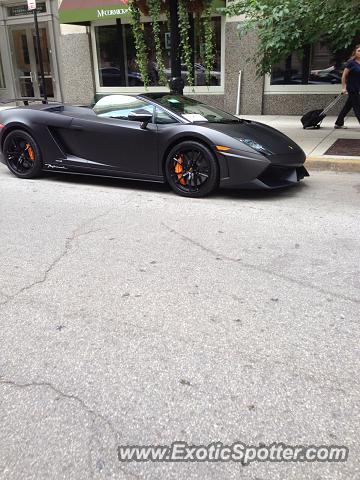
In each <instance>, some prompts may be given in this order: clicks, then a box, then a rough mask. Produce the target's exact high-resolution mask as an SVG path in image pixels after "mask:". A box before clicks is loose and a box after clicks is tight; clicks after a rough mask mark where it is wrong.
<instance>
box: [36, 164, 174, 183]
mask: <svg viewBox="0 0 360 480" xmlns="http://www.w3.org/2000/svg"><path fill="white" fill-rule="evenodd" d="M43 172H55V173H65V174H68V175H81V176H87V177H100V178H113V179H118V180H133V181H135V182H152V183H166V180H165V178H164V177H155V176H154V177H140V176H139V177H136V176H133V177H128V176H126V175H120V174H119V175H106V174H103V173H90V172H88V171H84V172H78V171H75V170H70V169H68V168H67V167H65V166H60V165H51V164H48V165H45V168H43Z"/></svg>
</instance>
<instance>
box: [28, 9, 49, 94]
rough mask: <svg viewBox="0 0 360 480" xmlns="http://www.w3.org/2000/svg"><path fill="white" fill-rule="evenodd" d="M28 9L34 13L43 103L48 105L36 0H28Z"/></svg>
mask: <svg viewBox="0 0 360 480" xmlns="http://www.w3.org/2000/svg"><path fill="white" fill-rule="evenodd" d="M28 9H29V10H32V11H33V12H34V24H35V38H36V50H37V56H38V61H39V67H40V75H41V84H42V91H43V97H44V100H43V103H47V101H48V100H47V94H46V84H45V74H44V63H43V57H42V51H41V43H40V32H39V23H38V17H37V10H36V0H28Z"/></svg>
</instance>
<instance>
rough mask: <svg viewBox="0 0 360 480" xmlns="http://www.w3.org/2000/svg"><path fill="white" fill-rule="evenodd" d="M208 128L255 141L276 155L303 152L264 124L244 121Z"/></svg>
mask: <svg viewBox="0 0 360 480" xmlns="http://www.w3.org/2000/svg"><path fill="white" fill-rule="evenodd" d="M205 126H206V127H207V128H210V129H212V130H216V131H218V132H221V133H224V134H225V135H229V136H230V137H232V138H236V139H238V140H240V141H241V140H244V139H248V140H253V141H254V142H257V143H259V144H260V145H261V146H262V147H264V148H265V149H266V150H268V151H269V152H271V153H273V154H275V155H279V154H280V155H283V154H289V153H291V152H295V151H296V152H302V150H301V148H300V147H299V145H297V144H296V143H295V142H294V141H293V140H291V139H290V138H289V137H287V136H286V135H284V134H283V133H281V132H279V131H278V130H276V129H275V128H272V127H269V126H268V125H264V124H263V123H259V122H253V121H249V120H244V121H243V122H241V123H228V124H224V123H208V124H206V125H205Z"/></svg>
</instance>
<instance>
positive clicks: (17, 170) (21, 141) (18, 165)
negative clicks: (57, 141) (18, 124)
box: [2, 130, 43, 178]
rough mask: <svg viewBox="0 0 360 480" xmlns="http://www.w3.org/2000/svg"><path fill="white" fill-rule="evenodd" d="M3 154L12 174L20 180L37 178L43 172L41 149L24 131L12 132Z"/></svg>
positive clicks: (8, 135) (7, 137) (7, 138)
mask: <svg viewBox="0 0 360 480" xmlns="http://www.w3.org/2000/svg"><path fill="white" fill-rule="evenodd" d="M2 150H3V153H4V156H5V159H6V164H7V166H8V168H9V170H10V172H11V173H13V174H14V175H16V176H17V177H19V178H35V177H38V176H39V175H40V173H41V171H42V168H43V164H42V158H41V152H40V149H39V147H38V145H37V143H36V141H35V140H34V139H33V137H32V136H31V135H30V134H29V133H27V132H25V131H24V130H12V131H11V132H10V133H8V134H7V135H6V137H5V140H4V143H3V148H2Z"/></svg>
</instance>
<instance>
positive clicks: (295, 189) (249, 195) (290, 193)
mask: <svg viewBox="0 0 360 480" xmlns="http://www.w3.org/2000/svg"><path fill="white" fill-rule="evenodd" d="M52 180H56V181H57V182H61V183H64V184H74V185H76V184H77V185H86V186H91V185H93V186H97V187H104V188H121V189H129V190H130V189H131V190H134V189H135V190H139V191H146V192H159V193H166V194H169V195H175V193H173V192H172V190H171V189H170V187H169V186H168V185H167V184H164V183H155V182H154V183H152V182H147V181H140V180H124V179H120V178H119V179H118V178H108V177H96V176H89V175H81V174H79V175H77V174H73V173H67V174H62V173H56V172H51V173H49V172H46V174H45V175H44V177H43V178H41V179H40V180H39V181H52ZM307 188H309V186H308V185H307V184H306V182H304V181H303V182H300V183H298V184H296V185H294V186H292V187H288V188H278V189H275V190H245V189H243V190H241V189H219V190H217V191H216V192H215V193H214V194H212V195H211V196H210V197H207V198H216V199H226V198H229V199H232V200H235V199H239V200H262V201H264V200H265V201H267V200H268V201H271V200H274V199H281V198H284V199H286V198H292V197H295V196H297V195H299V193H300V192H301V191H303V190H304V189H307ZM179 198H181V197H179ZM199 200H201V199H199Z"/></svg>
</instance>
